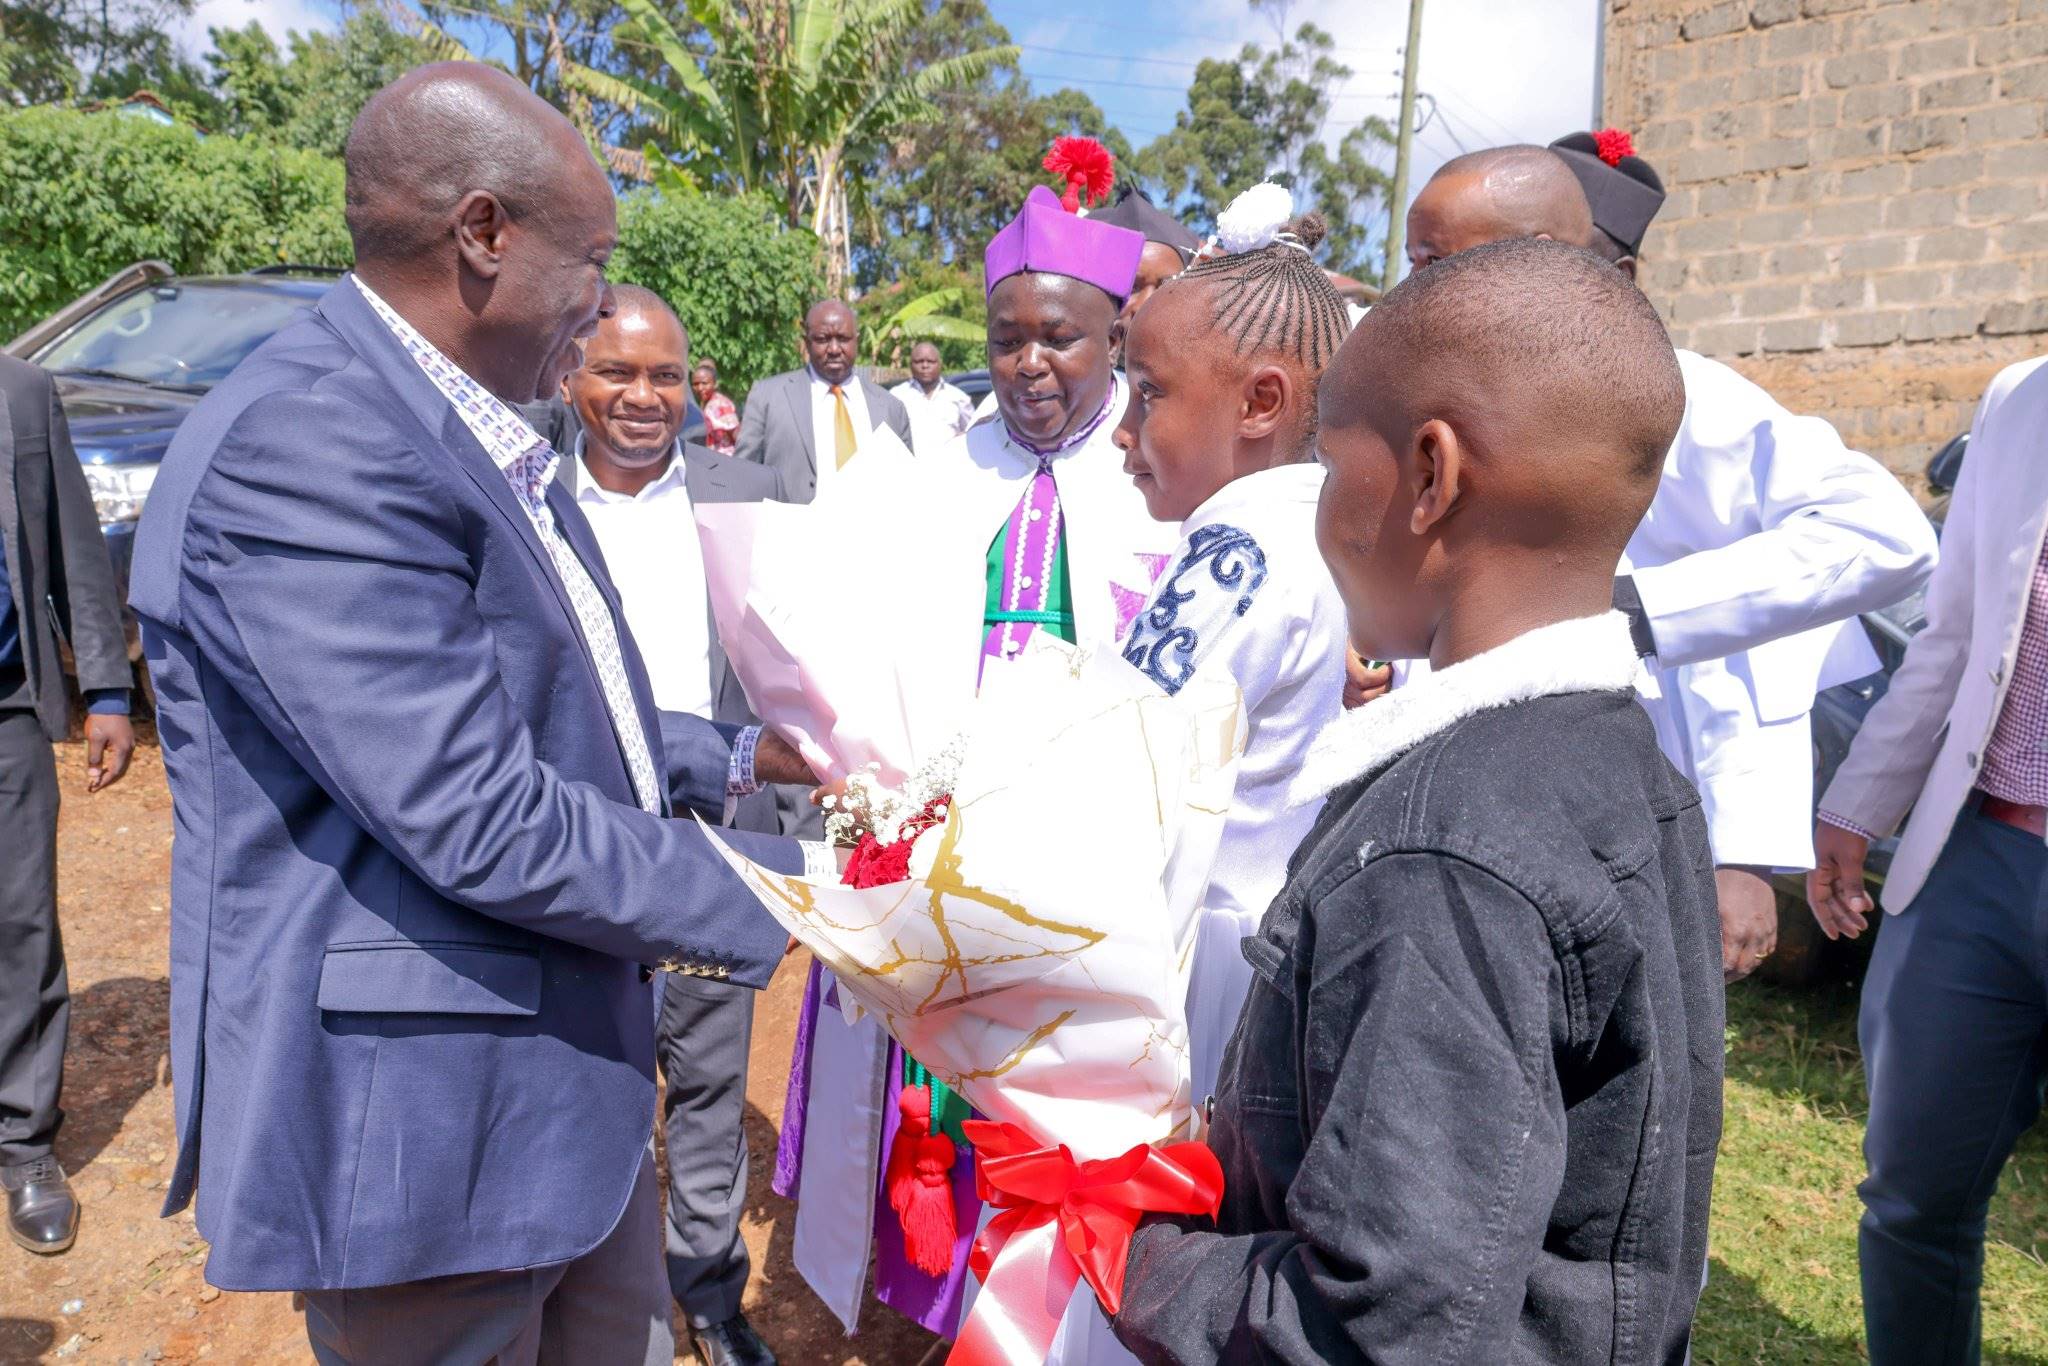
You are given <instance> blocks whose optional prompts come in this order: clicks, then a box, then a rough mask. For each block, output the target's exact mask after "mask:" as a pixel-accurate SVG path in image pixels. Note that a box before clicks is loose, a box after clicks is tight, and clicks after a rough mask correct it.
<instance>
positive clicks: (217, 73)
mask: <svg viewBox="0 0 2048 1366" xmlns="http://www.w3.org/2000/svg"><path fill="white" fill-rule="evenodd" d="M209 35H210V36H211V37H212V39H213V51H212V52H210V53H208V54H207V58H206V62H207V65H208V66H209V67H210V68H211V69H212V72H213V80H212V84H213V88H214V90H215V92H216V94H217V98H218V99H219V101H220V105H221V114H220V117H219V119H218V121H217V123H216V125H215V126H216V127H218V128H219V129H221V130H222V131H225V132H230V133H240V134H250V135H254V136H256V137H261V138H267V139H270V140H273V141H276V142H282V143H284V144H285V145H286V146H289V147H300V148H304V149H305V150H306V151H309V152H322V153H325V154H326V155H328V156H340V155H341V152H342V147H343V146H344V144H346V143H347V141H348V130H349V125H350V124H352V123H353V122H355V117H356V113H357V111H358V110H360V109H361V108H362V107H363V104H364V102H365V101H367V100H368V99H369V98H370V96H371V95H373V94H375V93H376V92H377V91H378V90H380V89H382V88H383V87H384V86H386V85H388V84H390V83H391V82H392V81H393V80H395V79H397V78H398V77H399V76H400V75H401V74H403V73H404V72H406V71H408V70H410V69H411V68H413V67H415V66H418V65H419V64H420V63H422V62H429V61H432V60H434V58H435V55H436V53H435V51H434V49H433V47H432V46H431V45H430V44H428V43H427V42H425V41H424V40H422V39H420V38H417V37H414V36H413V35H411V34H408V33H403V32H400V31H399V30H398V29H396V28H394V27H393V26H392V25H391V22H390V21H389V20H388V19H386V18H385V17H384V15H383V14H382V13H380V12H378V11H377V10H375V9H371V8H368V7H367V6H358V7H355V8H352V9H351V10H350V11H349V13H348V17H347V19H345V20H344V21H343V23H342V26H341V29H340V31H339V32H335V33H321V32H314V33H303V34H302V33H296V32H295V33H292V34H290V35H289V36H288V37H287V38H286V45H287V47H288V48H289V49H290V55H289V57H287V56H286V55H285V54H284V53H283V52H280V51H279V49H278V46H277V43H276V41H275V40H274V39H272V38H271V36H270V35H269V34H268V33H266V32H265V31H264V29H263V26H262V25H261V24H258V23H256V22H254V21H253V20H252V21H251V22H250V24H249V25H248V27H246V28H241V29H218V28H217V29H212V30H209Z"/></svg>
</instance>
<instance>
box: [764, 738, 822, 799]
mask: <svg viewBox="0 0 2048 1366" xmlns="http://www.w3.org/2000/svg"><path fill="white" fill-rule="evenodd" d="M754 778H755V780H756V781H758V782H763V783H802V784H804V785H805V786H807V787H810V786H815V785H816V784H817V781H818V775H817V774H815V773H813V772H811V766H810V765H809V764H807V763H805V762H804V756H803V755H801V754H798V753H797V752H796V747H795V746H793V745H791V744H790V743H789V741H787V740H785V739H783V738H782V737H781V736H780V735H778V734H776V733H775V732H774V731H772V730H764V731H762V732H761V742H760V744H758V745H756V746H755V747H754Z"/></svg>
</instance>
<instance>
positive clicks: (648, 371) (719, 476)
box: [551, 285, 783, 1366]
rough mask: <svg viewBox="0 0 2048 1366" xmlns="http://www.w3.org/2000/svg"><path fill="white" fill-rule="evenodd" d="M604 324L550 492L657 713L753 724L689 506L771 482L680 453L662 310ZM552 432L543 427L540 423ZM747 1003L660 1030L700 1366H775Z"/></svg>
mask: <svg viewBox="0 0 2048 1366" xmlns="http://www.w3.org/2000/svg"><path fill="white" fill-rule="evenodd" d="M612 299H613V305H614V309H615V311H614V313H613V314H612V316H611V317H609V318H607V319H605V320H604V321H603V322H601V323H599V324H598V327H597V331H596V332H595V333H593V334H592V335H591V337H590V340H589V341H588V342H586V343H585V345H584V352H583V367H582V368H581V369H580V370H577V371H575V372H574V373H573V374H571V375H570V376H569V377H568V379H566V380H565V381H564V382H563V384H562V392H563V397H564V399H566V403H565V404H564V405H563V407H564V408H566V410H567V413H566V415H565V418H564V420H563V422H562V424H561V425H562V427H563V429H564V430H565V432H566V430H567V429H568V428H569V427H570V426H572V425H573V427H574V429H575V431H576V435H574V436H573V437H570V438H569V441H570V444H568V445H566V446H565V447H564V449H565V450H568V451H570V452H571V453H572V454H573V456H574V458H573V459H571V460H565V461H563V462H562V465H561V468H560V470H559V471H558V473H557V475H556V478H557V481H558V482H559V483H560V484H561V485H562V492H563V493H565V494H566V495H567V496H568V497H570V498H571V499H573V500H574V501H575V503H576V504H577V506H578V507H579V508H580V509H581V510H582V512H583V515H584V516H585V517H586V518H588V519H589V521H590V526H591V530H592V531H593V532H594V533H595V534H596V536H597V543H598V546H599V548H600V549H601V550H602V551H603V553H604V559H605V566H606V568H607V569H608V570H609V571H610V573H611V577H612V581H613V583H614V584H616V585H617V587H618V590H619V597H620V602H621V604H622V606H623V607H624V610H625V615H626V620H627V623H628V624H629V625H630V626H631V628H632V632H633V637H634V639H635V640H636V641H637V642H639V645H640V651H641V654H642V656H643V657H644V658H645V659H646V661H647V672H648V677H649V680H650V681H651V682H652V684H653V687H654V698H655V704H656V705H657V706H658V707H660V708H661V709H662V710H664V711H676V712H689V713H692V714H695V715H698V716H703V717H705V718H706V719H708V720H713V721H720V722H726V723H729V724H733V725H741V726H744V725H751V724H752V723H753V719H754V718H753V716H752V715H751V714H750V713H749V712H748V709H747V698H746V694H745V692H744V691H743V690H742V689H741V687H740V684H739V680H738V678H737V677H735V676H734V674H733V671H732V668H731V666H730V664H729V663H728V662H727V660H726V657H725V652H724V650H723V648H722V647H721V646H720V644H719V641H718V632H717V630H716V628H715V625H714V624H713V622H712V621H711V616H710V607H709V603H708V600H707V599H706V596H705V588H704V583H705V580H704V562H703V553H702V550H701V547H700V545H699V542H698V536H697V524H696V518H695V515H694V512H693V508H694V506H695V505H696V504H699V503H735V502H760V501H762V500H764V499H774V500H778V501H780V500H781V499H782V497H783V488H782V479H781V477H780V476H779V475H778V474H776V472H775V471H774V470H772V469H766V468H763V467H761V466H759V465H751V464H747V463H746V462H744V461H738V460H731V459H726V458H723V457H720V456H715V455H713V454H712V453H711V452H710V451H708V450H706V449H705V448H703V447H701V446H689V445H684V444H682V443H681V442H680V441H679V440H678V433H679V432H680V431H681V430H682V427H683V422H684V417H685V414H686V411H687V404H686V398H687V396H688V394H689V377H690V359H689V337H688V335H687V334H686V333H685V331H684V328H683V325H682V323H681V321H680V320H678V319H677V317H676V315H675V313H674V311H673V310H671V309H670V308H669V306H668V305H667V303H665V302H664V301H663V300H662V299H661V297H660V296H659V295H657V294H655V293H654V292H653V291H651V290H647V289H642V288H640V287H639V286H636V285H618V286H615V287H614V288H613V290H612ZM551 425H552V424H551ZM728 815H729V823H730V824H732V825H735V826H738V827H739V828H741V829H747V830H756V831H761V832H764V833H769V834H772V833H774V832H775V829H776V825H777V814H776V804H775V800H774V797H773V796H772V795H771V794H770V793H768V792H766V791H763V792H758V793H755V794H754V795H752V796H750V797H747V798H744V799H742V800H741V801H739V802H738V803H736V804H734V805H733V806H732V807H730V808H729V811H728ZM753 1024H754V997H753V993H752V992H750V991H747V990H746V989H744V988H741V987H735V986H733V985H732V984H731V983H729V982H721V981H718V980H716V979H712V978H698V977H685V976H683V975H681V974H675V973H671V974H669V976H668V979H667V981H666V983H665V984H664V989H663V994H662V1002H661V1016H660V1027H659V1030H658V1038H659V1049H660V1056H661V1067H662V1072H663V1074H664V1075H665V1076H666V1078H667V1081H668V1089H667V1092H666V1093H665V1095H664V1097H663V1100H662V1124H663V1127H664V1129H665V1131H666V1136H667V1147H668V1235H667V1244H668V1279H669V1290H670V1292H671V1293H672V1294H673V1295H674V1296H675V1300H676V1303H677V1304H679V1305H681V1306H682V1309H683V1313H684V1314H685V1316H686V1317H687V1318H688V1320H689V1325H690V1337H691V1345H692V1346H693V1347H694V1348H695V1350H696V1353H697V1358H698V1360H699V1361H700V1362H702V1363H704V1366H773V1363H774V1361H775V1356H774V1354H773V1353H772V1352H770V1351H769V1349H768V1347H767V1345H766V1344H765V1343H763V1342H762V1341H761V1339H760V1338H759V1336H758V1335H756V1334H755V1332H754V1330H753V1328H752V1326H751V1325H749V1324H748V1322H747V1319H746V1315H745V1314H743V1313H742V1312H741V1310H740V1301H741V1297H742V1296H743V1294H744V1293H745V1291H746V1285H747V1274H748V1270H749V1266H748V1258H747V1246H746V1243H745V1242H743V1241H742V1240H741V1238H740V1211H741V1209H742V1207H743V1205H744V1202H745V1200H746V1193H747V1141H746V1134H745V1123H744V1121H745V1111H746V1099H747V1047H748V1042H749V1039H750V1037H751V1035H752V1032H753Z"/></svg>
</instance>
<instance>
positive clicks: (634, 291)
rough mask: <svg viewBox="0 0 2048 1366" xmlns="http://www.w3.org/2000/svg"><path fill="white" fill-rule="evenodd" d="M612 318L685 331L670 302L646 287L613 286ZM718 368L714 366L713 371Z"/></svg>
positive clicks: (679, 331)
mask: <svg viewBox="0 0 2048 1366" xmlns="http://www.w3.org/2000/svg"><path fill="white" fill-rule="evenodd" d="M612 316H613V317H617V318H625V317H634V318H639V319H642V320H643V321H646V322H664V323H673V324H675V328H676V331H677V332H678V333H683V332H684V331H685V329H684V327H683V320H682V319H681V318H679V317H677V316H676V311H675V310H674V309H673V308H670V307H669V306H668V300H666V299H664V298H662V297H661V296H660V295H659V294H656V293H655V292H654V291H653V290H651V289H649V288H648V287H647V286H645V285H613V286H612ZM704 364H706V365H710V364H711V362H710V361H705V362H704ZM716 368H717V367H715V366H713V369H716Z"/></svg>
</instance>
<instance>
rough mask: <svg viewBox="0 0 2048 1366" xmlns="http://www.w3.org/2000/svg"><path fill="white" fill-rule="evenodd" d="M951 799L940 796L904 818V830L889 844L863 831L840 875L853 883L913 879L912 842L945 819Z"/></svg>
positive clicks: (873, 884)
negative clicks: (911, 871)
mask: <svg viewBox="0 0 2048 1366" xmlns="http://www.w3.org/2000/svg"><path fill="white" fill-rule="evenodd" d="M951 800H952V798H951V797H950V796H939V797H934V798H932V799H931V800H930V801H928V802H926V803H925V804H924V809H923V810H921V811H919V812H918V813H917V814H916V815H915V816H912V817H911V818H910V819H909V820H906V821H905V822H903V829H902V832H901V833H900V834H899V835H898V836H897V838H895V839H893V840H891V841H890V842H888V843H887V844H884V843H883V842H882V841H881V840H879V839H877V838H876V837H875V835H874V833H873V832H872V831H870V832H869V833H867V834H864V835H862V836H861V837H860V843H858V844H856V845H854V846H853V853H852V854H851V855H850V856H849V857H848V859H847V862H846V871H845V872H844V873H841V874H840V875H839V880H840V881H841V882H843V883H845V884H846V885H847V886H849V887H887V886H889V885H890V884H891V883H895V882H907V881H909V880H910V846H911V845H913V844H915V843H917V837H918V836H919V835H922V834H923V833H924V832H925V831H927V830H929V829H931V828H932V827H933V826H936V825H943V824H944V823H945V820H946V805H947V803H948V802H950V801H951Z"/></svg>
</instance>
